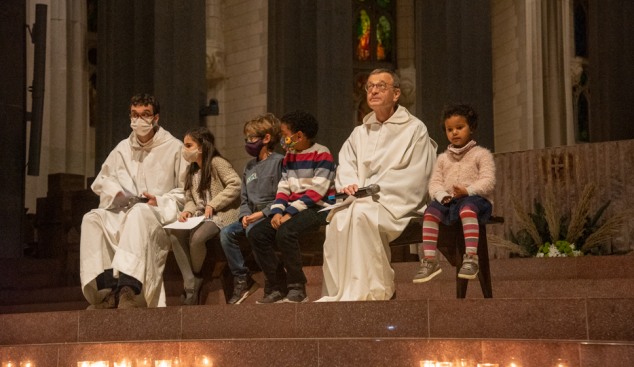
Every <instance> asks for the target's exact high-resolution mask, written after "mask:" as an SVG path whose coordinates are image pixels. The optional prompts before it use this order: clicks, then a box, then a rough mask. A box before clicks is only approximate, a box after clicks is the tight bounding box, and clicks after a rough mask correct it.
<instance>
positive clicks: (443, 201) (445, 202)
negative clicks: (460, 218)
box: [442, 196, 451, 204]
mask: <svg viewBox="0 0 634 367" xmlns="http://www.w3.org/2000/svg"><path fill="white" fill-rule="evenodd" d="M450 201H451V196H445V197H444V198H443V199H442V203H443V204H447V203H448V202H450Z"/></svg>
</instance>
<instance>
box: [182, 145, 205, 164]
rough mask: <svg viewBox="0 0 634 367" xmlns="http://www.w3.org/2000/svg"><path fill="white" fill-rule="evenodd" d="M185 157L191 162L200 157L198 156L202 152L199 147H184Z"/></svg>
mask: <svg viewBox="0 0 634 367" xmlns="http://www.w3.org/2000/svg"><path fill="white" fill-rule="evenodd" d="M182 154H183V158H184V159H185V160H186V161H187V162H189V163H192V162H196V160H197V159H198V156H199V155H200V154H201V152H200V151H199V150H198V149H195V150H188V149H185V148H183V153H182Z"/></svg>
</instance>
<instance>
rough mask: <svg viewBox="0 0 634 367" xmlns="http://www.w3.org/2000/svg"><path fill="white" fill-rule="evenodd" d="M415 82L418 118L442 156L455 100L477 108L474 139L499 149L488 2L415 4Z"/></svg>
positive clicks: (458, 0) (422, 0) (450, 0)
mask: <svg viewBox="0 0 634 367" xmlns="http://www.w3.org/2000/svg"><path fill="white" fill-rule="evenodd" d="M416 81H417V83H416V85H417V87H418V88H417V90H418V92H417V93H416V104H417V111H418V113H417V116H418V117H419V118H420V119H421V120H423V122H425V124H426V125H427V128H428V129H429V132H430V135H431V137H432V138H433V139H434V140H436V141H437V142H438V144H439V149H438V151H439V152H442V151H443V150H444V149H445V147H446V146H447V145H448V144H449V143H448V141H447V138H446V137H445V132H444V131H443V129H442V128H441V126H440V117H439V116H440V113H441V112H442V108H443V106H444V105H445V104H446V103H447V102H450V101H455V102H468V103H471V104H473V105H474V106H475V107H476V108H477V110H478V113H479V115H480V122H479V127H478V132H477V133H476V137H475V139H476V140H477V141H478V143H479V144H480V145H482V146H485V147H487V148H489V149H491V150H493V149H494V139H493V87H492V59H491V3H490V1H489V0H473V1H461V0H446V1H435V0H417V1H416Z"/></svg>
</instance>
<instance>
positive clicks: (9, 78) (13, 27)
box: [0, 0, 31, 258]
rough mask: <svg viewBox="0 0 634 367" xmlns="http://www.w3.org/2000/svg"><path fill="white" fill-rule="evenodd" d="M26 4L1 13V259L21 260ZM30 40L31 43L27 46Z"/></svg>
mask: <svg viewBox="0 0 634 367" xmlns="http://www.w3.org/2000/svg"><path fill="white" fill-rule="evenodd" d="M25 21H26V1H25V0H6V1H3V3H2V10H1V11H0V54H1V55H2V57H0V70H3V72H2V73H3V75H2V88H0V125H1V126H2V133H0V155H1V156H2V165H0V188H1V189H0V202H1V203H2V206H1V207H0V233H2V240H1V241H0V258H12V257H20V256H21V254H20V250H21V244H22V219H23V214H24V210H23V208H24V173H25V172H26V169H25V165H26V159H25V155H26V137H27V135H26V127H25V123H24V112H25V107H26V57H25V51H26V42H27V38H26V32H25V29H24V22H25ZM30 41H31V40H30V39H29V40H28V42H30Z"/></svg>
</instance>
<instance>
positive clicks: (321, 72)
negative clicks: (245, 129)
mask: <svg viewBox="0 0 634 367" xmlns="http://www.w3.org/2000/svg"><path fill="white" fill-rule="evenodd" d="M351 12H352V9H351V7H350V3H349V2H347V1H340V0H323V1H317V2H315V1H305V0H302V1H295V0H293V1H290V0H287V1H273V0H269V59H268V65H269V81H268V106H269V110H270V111H271V112H274V113H275V114H276V115H281V114H283V113H285V112H290V111H292V110H295V109H306V110H308V111H311V112H312V113H313V114H315V116H316V117H317V120H318V121H319V124H320V127H319V130H320V132H319V134H318V137H317V140H318V141H319V142H320V143H321V144H324V145H325V146H327V147H328V148H329V149H330V151H331V152H332V153H333V156H334V157H335V159H337V156H338V152H339V149H340V148H341V146H342V145H343V143H344V142H345V140H346V139H347V138H348V136H349V135H350V132H351V131H352V129H353V128H354V125H353V123H351V121H354V119H353V114H354V110H353V101H352V98H353V97H352V84H353V83H352V37H342V36H341V34H342V33H341V32H344V33H343V34H350V32H351V30H352V13H351Z"/></svg>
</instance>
